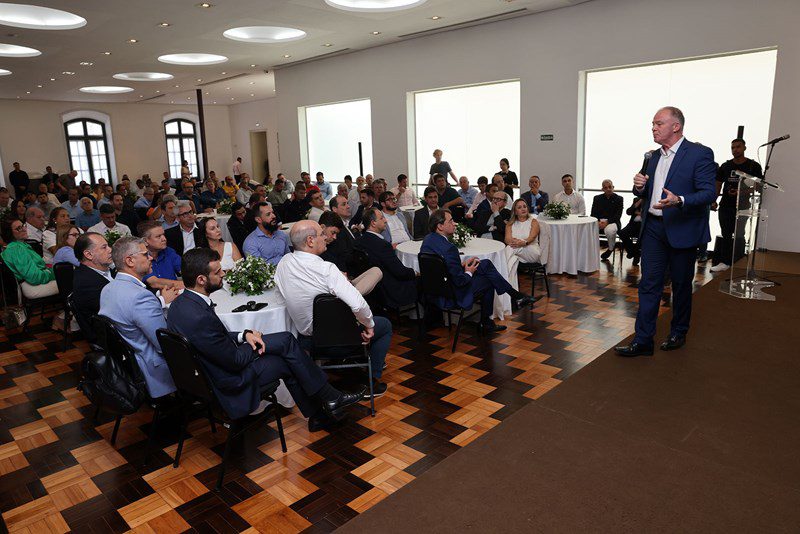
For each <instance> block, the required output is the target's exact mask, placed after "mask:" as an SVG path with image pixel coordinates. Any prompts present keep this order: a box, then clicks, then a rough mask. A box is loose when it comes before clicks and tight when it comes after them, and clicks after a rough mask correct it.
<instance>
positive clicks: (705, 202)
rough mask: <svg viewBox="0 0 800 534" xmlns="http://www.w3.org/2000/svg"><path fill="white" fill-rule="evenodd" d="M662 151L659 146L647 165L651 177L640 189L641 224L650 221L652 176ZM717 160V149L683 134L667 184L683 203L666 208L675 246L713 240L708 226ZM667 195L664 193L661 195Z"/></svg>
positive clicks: (665, 186)
mask: <svg viewBox="0 0 800 534" xmlns="http://www.w3.org/2000/svg"><path fill="white" fill-rule="evenodd" d="M660 158H661V151H660V150H656V151H654V152H653V156H652V157H651V158H650V164H649V165H648V166H647V176H649V179H648V180H647V183H646V184H645V186H644V189H643V190H642V192H641V193H637V192H636V190H635V189H634V194H635V195H636V196H639V197H642V199H643V201H644V202H642V228H644V226H645V223H646V221H647V216H648V210H649V209H650V198H651V196H652V191H653V180H654V177H655V174H656V167H657V166H658V160H659V159H660ZM716 176H717V164H716V163H715V162H714V151H713V150H711V149H710V148H708V147H706V146H703V145H701V144H699V143H692V142H690V141H688V140H687V139H685V138H684V140H683V142H682V143H681V146H679V147H678V151H677V152H676V153H675V161H673V162H672V165H671V166H670V168H669V173H668V174H667V179H666V181H665V182H664V188H665V189H668V190H670V191H672V193H674V194H675V195H677V196H682V197H683V207H681V208H674V207H673V208H667V209H665V210H663V214H664V228H665V230H666V233H667V239H668V240H669V244H670V246H671V247H673V248H693V247H698V246H700V245H702V244H703V243H708V242H709V241H711V234H710V232H709V229H708V214H709V209H710V206H711V203H712V202H713V201H714V199H715V198H716V190H715V182H714V181H715V180H716ZM661 198H664V195H663V194H662V195H661Z"/></svg>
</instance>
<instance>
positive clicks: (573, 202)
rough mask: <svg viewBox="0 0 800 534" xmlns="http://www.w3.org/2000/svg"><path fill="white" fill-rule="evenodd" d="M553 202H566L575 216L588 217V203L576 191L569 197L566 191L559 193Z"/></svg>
mask: <svg viewBox="0 0 800 534" xmlns="http://www.w3.org/2000/svg"><path fill="white" fill-rule="evenodd" d="M553 202H564V203H565V204H568V205H569V212H570V213H572V214H575V215H586V201H585V200H584V199H583V196H582V195H581V194H580V193H578V192H577V191H576V190H574V189H573V190H572V194H571V195H568V194H566V193H565V192H564V191H559V192H558V193H556V194H555V196H554V197H553Z"/></svg>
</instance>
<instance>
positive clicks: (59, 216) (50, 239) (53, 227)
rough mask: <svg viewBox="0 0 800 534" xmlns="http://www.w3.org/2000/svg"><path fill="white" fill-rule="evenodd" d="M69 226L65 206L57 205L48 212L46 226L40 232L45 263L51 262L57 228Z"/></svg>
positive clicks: (54, 249) (54, 251) (54, 250)
mask: <svg viewBox="0 0 800 534" xmlns="http://www.w3.org/2000/svg"><path fill="white" fill-rule="evenodd" d="M68 226H70V221H69V212H68V211H67V209H66V208H62V207H60V206H59V207H57V208H55V209H53V211H52V212H50V218H49V219H48V221H47V226H46V227H45V230H44V232H42V256H43V257H44V262H45V263H46V264H47V265H52V264H53V254H55V253H56V250H57V246H56V233H57V232H58V229H59V228H66V227H68Z"/></svg>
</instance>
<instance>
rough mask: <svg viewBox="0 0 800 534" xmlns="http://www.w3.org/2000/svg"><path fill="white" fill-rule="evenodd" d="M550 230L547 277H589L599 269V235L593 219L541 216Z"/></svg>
mask: <svg viewBox="0 0 800 534" xmlns="http://www.w3.org/2000/svg"><path fill="white" fill-rule="evenodd" d="M538 220H539V222H540V223H543V224H546V225H547V226H548V227H549V228H550V256H549V259H548V260H547V272H548V273H549V274H560V273H567V274H573V275H575V274H578V271H580V272H583V273H592V272H594V271H596V270H598V269H599V268H600V238H599V235H600V231H599V230H598V226H597V219H596V218H595V217H586V216H580V215H570V216H569V217H568V218H566V219H562V220H554V219H548V218H547V217H545V216H543V215H540V216H539V218H538Z"/></svg>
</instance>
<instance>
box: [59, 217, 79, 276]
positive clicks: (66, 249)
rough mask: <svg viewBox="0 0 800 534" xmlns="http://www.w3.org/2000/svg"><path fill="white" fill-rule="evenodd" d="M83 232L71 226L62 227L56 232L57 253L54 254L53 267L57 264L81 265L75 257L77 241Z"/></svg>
mask: <svg viewBox="0 0 800 534" xmlns="http://www.w3.org/2000/svg"><path fill="white" fill-rule="evenodd" d="M80 235H81V231H80V230H78V228H77V227H76V226H73V225H71V224H69V225H67V226H61V227H59V228H58V230H57V231H56V253H55V254H53V265H55V264H57V263H71V264H72V265H74V266H75V267H77V266H78V265H79V263H78V258H76V257H75V249H74V247H75V241H77V239H78V238H79V237H80Z"/></svg>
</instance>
